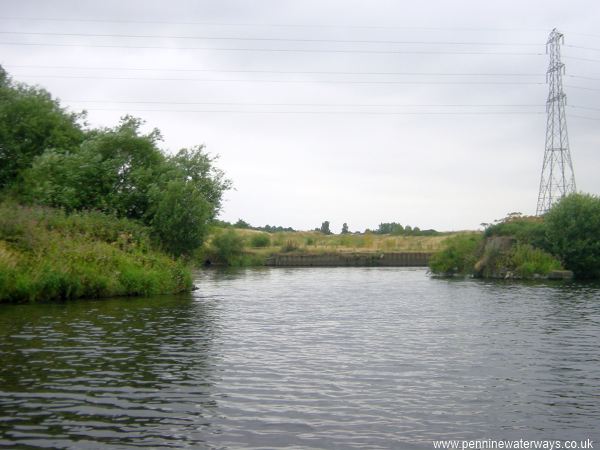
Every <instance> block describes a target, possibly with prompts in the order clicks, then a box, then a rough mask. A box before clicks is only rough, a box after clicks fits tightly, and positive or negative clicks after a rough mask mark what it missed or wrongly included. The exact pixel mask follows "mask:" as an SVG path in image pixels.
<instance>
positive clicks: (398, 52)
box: [0, 42, 544, 56]
mask: <svg viewBox="0 0 600 450" xmlns="http://www.w3.org/2000/svg"><path fill="white" fill-rule="evenodd" d="M0 45H23V46H40V47H91V48H126V49H143V50H206V51H228V52H231V51H233V52H276V53H356V54H382V55H386V54H388V55H390V54H391V55H411V54H412V55H419V54H423V55H505V56H544V54H543V53H531V52H529V53H526V52H484V51H446V50H333V49H327V50H322V49H292V48H227V47H221V48H215V47H172V46H150V45H110V44H88V43H78V44H58V43H48V42H0Z"/></svg>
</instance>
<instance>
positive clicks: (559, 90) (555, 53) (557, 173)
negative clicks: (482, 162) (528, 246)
mask: <svg viewBox="0 0 600 450" xmlns="http://www.w3.org/2000/svg"><path fill="white" fill-rule="evenodd" d="M562 43H564V37H563V35H562V33H560V32H559V31H558V30H557V29H556V28H555V29H553V30H552V32H551V33H550V36H549V37H548V41H547V42H546V53H547V54H548V55H550V64H549V66H548V71H547V72H546V83H548V88H549V89H548V100H547V101H546V115H547V119H546V149H545V151H544V164H543V166H542V177H541V180H540V192H539V195H538V202H537V210H536V213H535V214H536V215H537V216H540V215H543V214H545V213H546V212H547V211H548V210H549V209H550V208H551V207H552V205H553V204H554V203H555V202H556V201H558V200H560V199H561V198H563V197H564V196H565V195H568V194H570V193H572V192H575V191H576V187H575V173H574V172H573V164H572V163H571V152H570V150H569V136H568V134H567V117H566V115H565V105H566V102H567V96H566V95H565V93H564V91H563V85H562V76H563V74H564V73H565V65H564V64H563V63H562V62H561V60H560V45H561V44H562Z"/></svg>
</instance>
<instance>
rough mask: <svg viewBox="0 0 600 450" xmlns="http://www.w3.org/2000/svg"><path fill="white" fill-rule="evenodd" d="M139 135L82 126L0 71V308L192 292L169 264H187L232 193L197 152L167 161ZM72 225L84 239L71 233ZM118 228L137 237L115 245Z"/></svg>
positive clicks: (153, 142) (127, 123) (152, 136)
mask: <svg viewBox="0 0 600 450" xmlns="http://www.w3.org/2000/svg"><path fill="white" fill-rule="evenodd" d="M142 127H143V123H142V121H141V120H139V119H136V118H134V117H130V116H126V117H123V118H122V119H121V121H120V123H119V124H118V125H117V126H115V127H113V128H90V127H88V126H87V124H86V123H85V114H74V113H71V112H69V111H68V110H66V109H65V108H63V107H62V106H61V105H60V103H59V102H58V101H57V100H56V99H54V98H52V96H51V95H50V94H49V93H48V92H47V91H45V90H43V89H40V88H37V87H34V86H28V85H25V84H22V83H18V82H15V81H13V80H12V79H11V78H10V77H9V76H8V75H7V73H6V72H5V71H4V70H3V69H2V67H0V197H2V198H4V199H7V201H8V202H9V203H5V204H3V206H2V208H3V211H2V227H3V232H2V234H1V235H0V251H1V258H2V259H1V261H2V262H1V264H3V265H2V266H1V267H2V272H1V277H2V278H0V292H2V294H1V295H2V297H0V298H2V299H12V300H24V299H29V300H41V299H43V298H47V299H50V298H52V299H54V298H75V297H82V296H86V297H87V296H94V297H96V296H104V295H138V294H152V293H158V292H177V291H179V290H181V289H182V288H183V287H184V286H187V287H188V288H189V286H190V284H189V282H188V281H189V273H188V274H187V275H186V274H182V273H180V271H181V270H183V269H182V268H183V265H182V263H179V262H176V261H175V259H174V258H184V259H187V260H189V259H191V258H192V257H193V255H195V254H196V252H197V251H198V250H199V249H200V248H201V247H202V245H203V244H204V241H205V240H206V237H207V234H208V232H209V230H210V226H211V223H212V221H213V220H214V218H215V217H216V215H217V214H218V212H219V210H220V208H221V200H222V195H223V193H224V191H226V190H227V189H229V188H230V187H231V183H230V181H229V180H227V179H226V178H225V176H224V174H223V172H222V171H221V170H219V169H218V168H217V167H215V158H214V157H212V156H210V155H209V154H207V153H206V152H205V150H204V148H203V147H202V146H197V147H193V148H188V149H181V150H179V151H178V152H177V153H175V154H171V153H167V152H165V151H163V150H162V149H161V148H160V147H159V144H160V142H161V135H160V132H159V131H158V130H156V129H154V130H152V131H150V132H147V133H145V132H143V131H142ZM17 205H25V206H26V207H25V206H23V207H19V206H17ZM49 208H55V211H51V210H50V209H49ZM13 210H14V211H13ZM15 211H16V212H15ZM42 217H43V218H42ZM54 223H59V225H57V226H55V225H53V224H54ZM81 223H85V224H87V225H86V226H87V227H88V230H87V231H85V232H82V231H81V230H74V227H75V228H77V227H76V226H75V225H73V224H81ZM48 224H50V225H48ZM91 229H93V230H94V231H93V232H88V231H89V230H91ZM116 229H122V230H125V231H123V233H125V234H124V235H127V233H129V231H130V230H142V229H143V230H144V232H143V233H141V232H140V233H141V234H140V233H138V232H135V233H133V234H132V236H141V235H142V234H143V235H144V238H143V239H142V238H140V239H137V240H134V241H133V242H134V243H135V245H133V244H132V245H129V244H128V245H124V244H123V243H122V242H121V241H120V240H119V239H121V238H118V239H117V238H115V230H116ZM65 230H68V231H65ZM38 234H39V236H38V237H35V236H36V235H38ZM107 236H110V238H108V240H106V239H105V238H106V237H107ZM29 237H32V238H31V245H28V246H27V245H26V246H24V247H23V246H22V245H21V244H23V243H24V242H29V240H30V239H29ZM33 237H35V239H34V238H33ZM115 239H117V240H115ZM121 240H122V239H121ZM119 242H120V243H121V244H123V245H121V244H119ZM61 258H65V259H64V262H63V263H60V261H61V260H62V259H61ZM62 266H65V267H64V268H61V267H62ZM92 268H94V270H96V269H97V271H98V277H96V278H95V277H92V275H91V271H92ZM167 278H169V279H167ZM169 280H170V281H169ZM186 280H187V281H186ZM44 294H46V295H44Z"/></svg>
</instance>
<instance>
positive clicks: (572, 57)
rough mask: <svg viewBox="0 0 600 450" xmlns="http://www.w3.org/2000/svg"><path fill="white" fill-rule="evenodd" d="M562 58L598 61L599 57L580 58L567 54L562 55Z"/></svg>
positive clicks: (599, 60)
mask: <svg viewBox="0 0 600 450" xmlns="http://www.w3.org/2000/svg"><path fill="white" fill-rule="evenodd" d="M563 58H566V59H574V60H577V61H588V62H600V59H594V58H580V57H579V56H569V55H564V56H563Z"/></svg>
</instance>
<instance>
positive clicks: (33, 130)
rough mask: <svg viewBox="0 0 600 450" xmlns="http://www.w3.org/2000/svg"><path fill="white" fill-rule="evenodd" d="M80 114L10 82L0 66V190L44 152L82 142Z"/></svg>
mask: <svg viewBox="0 0 600 450" xmlns="http://www.w3.org/2000/svg"><path fill="white" fill-rule="evenodd" d="M84 117H85V116H84V114H73V113H70V112H68V111H67V110H66V109H65V108H62V107H61V106H60V104H59V103H58V101H57V100H55V99H53V98H52V96H51V95H50V94H49V93H48V92H47V91H45V90H43V89H40V88H36V87H31V86H27V85H24V84H20V83H15V82H13V81H12V80H11V79H10V78H9V77H8V75H7V73H6V71H5V70H4V69H3V68H2V67H1V66H0V189H1V188H4V187H7V186H9V185H14V184H15V183H16V182H18V181H20V176H21V173H22V172H23V170H25V169H27V168H28V167H29V166H30V165H31V163H32V162H33V160H34V158H35V157H36V156H38V155H41V154H42V153H43V152H44V151H45V150H47V149H59V150H60V151H62V152H67V151H71V150H73V149H76V148H77V147H78V146H79V144H80V143H81V142H82V141H83V139H84V131H83V129H82V125H81V121H82V119H83V118H84Z"/></svg>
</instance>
